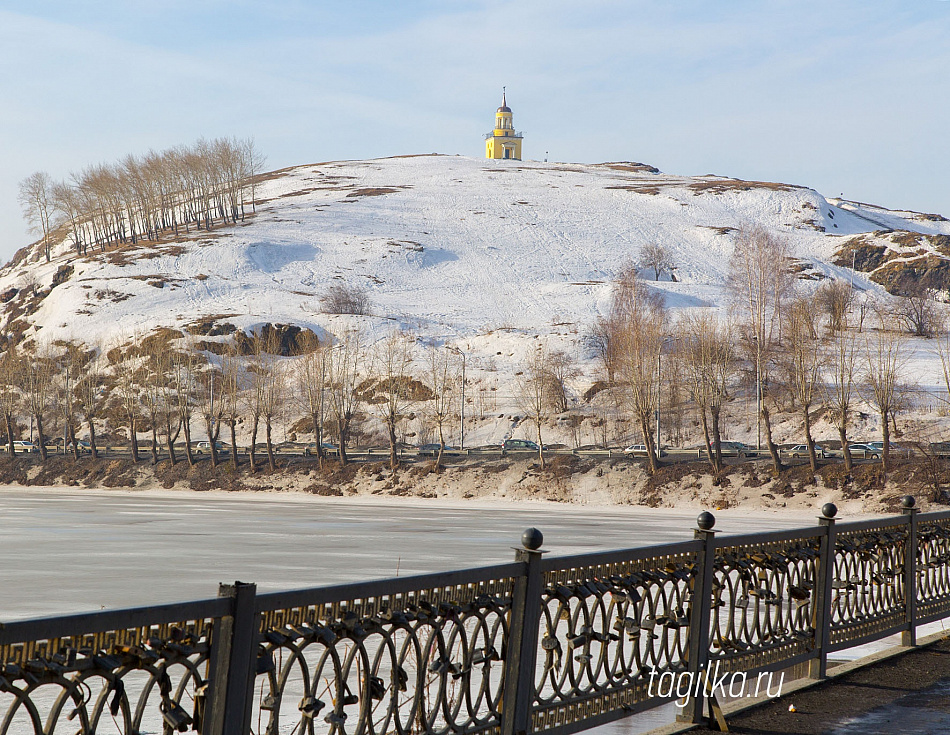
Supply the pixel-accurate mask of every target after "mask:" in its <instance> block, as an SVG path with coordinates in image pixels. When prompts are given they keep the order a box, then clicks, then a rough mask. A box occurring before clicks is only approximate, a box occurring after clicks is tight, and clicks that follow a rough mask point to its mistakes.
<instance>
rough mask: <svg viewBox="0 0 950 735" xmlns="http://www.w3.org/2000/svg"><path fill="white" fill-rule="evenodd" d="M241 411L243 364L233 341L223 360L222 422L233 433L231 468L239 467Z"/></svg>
mask: <svg viewBox="0 0 950 735" xmlns="http://www.w3.org/2000/svg"><path fill="white" fill-rule="evenodd" d="M240 411H241V364H240V361H239V360H238V356H237V346H236V345H235V343H234V341H233V340H232V341H231V342H230V343H229V344H228V347H227V349H226V350H225V352H224V356H223V357H222V358H221V420H223V421H224V422H225V423H226V424H227V425H228V429H229V431H230V432H231V466H232V467H233V468H234V469H237V467H238V445H237V421H238V417H239V416H240Z"/></svg>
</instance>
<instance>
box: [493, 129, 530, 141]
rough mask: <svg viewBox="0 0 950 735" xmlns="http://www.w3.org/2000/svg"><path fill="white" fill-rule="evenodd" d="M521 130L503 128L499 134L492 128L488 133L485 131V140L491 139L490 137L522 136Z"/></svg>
mask: <svg viewBox="0 0 950 735" xmlns="http://www.w3.org/2000/svg"><path fill="white" fill-rule="evenodd" d="M523 137H524V131H523V130H505V131H502V132H501V134H499V133H496V132H495V131H494V130H493V131H492V132H490V133H485V140H491V139H492V138H523Z"/></svg>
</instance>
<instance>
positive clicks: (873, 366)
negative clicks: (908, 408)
mask: <svg viewBox="0 0 950 735" xmlns="http://www.w3.org/2000/svg"><path fill="white" fill-rule="evenodd" d="M866 346H867V372H866V374H865V377H866V396H865V399H866V400H867V402H868V403H869V404H871V405H872V406H873V407H874V409H875V410H876V411H877V413H878V416H880V418H881V439H882V440H883V443H884V447H883V449H882V450H881V464H882V465H883V467H884V471H885V472H886V471H887V470H888V469H889V468H890V462H891V426H890V424H891V421H892V420H893V419H894V414H895V413H896V411H897V408H898V406H899V405H900V398H901V395H900V376H901V375H902V374H903V372H904V367H905V365H906V363H907V355H906V351H905V347H906V344H905V339H904V337H903V335H900V334H898V333H896V332H884V331H881V332H878V334H877V337H876V338H875V339H868V340H867V342H866Z"/></svg>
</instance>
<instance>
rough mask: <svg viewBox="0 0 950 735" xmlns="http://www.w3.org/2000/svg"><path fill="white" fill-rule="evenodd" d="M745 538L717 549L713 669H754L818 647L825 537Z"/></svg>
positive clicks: (712, 636)
mask: <svg viewBox="0 0 950 735" xmlns="http://www.w3.org/2000/svg"><path fill="white" fill-rule="evenodd" d="M745 538H749V537H745ZM743 541H744V542H743V543H737V544H735V545H731V546H720V547H718V548H717V549H716V560H715V562H714V570H715V571H714V578H713V583H712V624H711V626H710V641H709V649H710V663H709V666H710V670H711V669H712V667H713V666H714V664H715V663H718V664H719V666H720V670H721V671H746V672H751V671H753V670H755V669H756V668H759V667H765V666H768V665H771V664H774V663H776V662H779V661H784V660H787V659H791V658H793V657H795V656H799V655H802V654H805V653H808V652H809V651H811V650H813V649H814V648H815V607H814V600H815V585H816V583H817V580H818V562H819V554H820V543H821V541H820V538H818V537H815V536H813V537H812V538H804V539H801V538H799V539H792V540H777V541H771V542H768V541H764V542H763V541H756V540H755V537H752V538H750V539H749V540H748V541H745V539H743Z"/></svg>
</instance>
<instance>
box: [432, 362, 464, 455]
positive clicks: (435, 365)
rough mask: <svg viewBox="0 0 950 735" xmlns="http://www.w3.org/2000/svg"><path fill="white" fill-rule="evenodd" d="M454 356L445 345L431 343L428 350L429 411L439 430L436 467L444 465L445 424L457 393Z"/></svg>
mask: <svg viewBox="0 0 950 735" xmlns="http://www.w3.org/2000/svg"><path fill="white" fill-rule="evenodd" d="M452 363H453V360H452V357H451V355H450V353H449V351H448V350H447V349H445V347H444V346H443V347H439V346H436V345H430V346H429V347H428V349H427V350H426V381H425V382H426V385H427V387H428V388H429V393H430V396H431V403H430V405H429V407H428V413H429V415H430V416H431V417H432V421H433V422H434V423H435V426H436V429H437V430H438V432H439V455H438V457H437V458H436V460H435V462H436V467H441V466H442V454H443V453H444V452H445V424H446V423H447V422H448V420H449V416H450V415H451V414H452V409H453V404H454V399H455V394H454V391H453V388H454V386H455V383H456V378H457V377H460V376H456V371H455V370H454V369H453V366H452Z"/></svg>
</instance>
